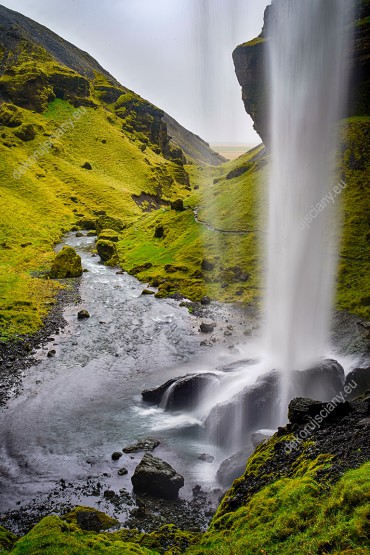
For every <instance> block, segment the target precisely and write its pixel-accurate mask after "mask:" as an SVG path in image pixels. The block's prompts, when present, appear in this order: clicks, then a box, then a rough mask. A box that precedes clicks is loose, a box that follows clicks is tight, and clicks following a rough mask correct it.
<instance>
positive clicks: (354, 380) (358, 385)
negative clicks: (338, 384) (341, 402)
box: [344, 366, 370, 400]
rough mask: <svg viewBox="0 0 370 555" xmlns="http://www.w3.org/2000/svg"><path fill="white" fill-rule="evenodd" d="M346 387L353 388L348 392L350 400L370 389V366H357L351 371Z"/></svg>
mask: <svg viewBox="0 0 370 555" xmlns="http://www.w3.org/2000/svg"><path fill="white" fill-rule="evenodd" d="M346 387H347V388H350V389H351V392H350V393H348V394H347V395H348V399H349V400H351V399H354V398H356V397H358V396H359V395H363V394H364V393H366V391H370V367H369V366H368V367H367V368H355V369H354V370H352V371H351V372H349V374H348V375H347V377H346V382H345V386H344V388H346Z"/></svg>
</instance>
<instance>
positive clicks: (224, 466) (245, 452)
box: [216, 445, 253, 487]
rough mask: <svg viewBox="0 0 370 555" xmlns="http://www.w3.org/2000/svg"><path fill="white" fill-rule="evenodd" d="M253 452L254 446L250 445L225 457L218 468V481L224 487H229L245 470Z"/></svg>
mask: <svg viewBox="0 0 370 555" xmlns="http://www.w3.org/2000/svg"><path fill="white" fill-rule="evenodd" d="M252 453H253V447H252V446H251V445H249V446H248V447H245V448H244V449H242V450H240V451H238V452H237V453H234V455H231V457H228V458H227V459H225V460H224V461H223V462H222V463H221V464H220V466H219V469H218V470H217V474H216V478H217V481H218V482H219V483H220V484H221V485H222V486H224V487H229V486H230V485H231V484H232V483H233V481H234V480H236V478H239V477H240V476H241V475H242V474H243V473H244V471H245V467H246V465H247V460H248V459H249V457H250V456H251V454H252Z"/></svg>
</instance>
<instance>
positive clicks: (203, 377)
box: [141, 372, 218, 410]
mask: <svg viewBox="0 0 370 555" xmlns="http://www.w3.org/2000/svg"><path fill="white" fill-rule="evenodd" d="M215 383H218V377H217V376H216V375H215V374H212V373H210V372H207V373H204V374H188V375H186V376H182V377H181V378H177V379H174V380H169V381H168V382H166V383H165V384H163V385H161V386H159V387H157V388H154V389H147V390H145V391H143V392H142V394H141V395H142V397H143V399H144V401H146V402H149V403H151V404H160V403H162V404H164V408H166V409H169V410H186V409H190V408H192V407H194V406H195V405H196V404H197V403H198V402H199V400H200V398H201V397H202V395H204V393H205V392H206V390H207V389H209V388H210V387H212V385H214V384H215Z"/></svg>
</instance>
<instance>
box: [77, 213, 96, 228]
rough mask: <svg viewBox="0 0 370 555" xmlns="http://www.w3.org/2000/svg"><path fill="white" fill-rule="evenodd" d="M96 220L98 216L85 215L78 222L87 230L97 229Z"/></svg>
mask: <svg viewBox="0 0 370 555" xmlns="http://www.w3.org/2000/svg"><path fill="white" fill-rule="evenodd" d="M96 222H97V218H94V217H93V216H84V217H83V218H81V219H80V220H79V221H78V222H77V225H78V226H80V227H81V228H82V229H85V230H86V231H95V230H96Z"/></svg>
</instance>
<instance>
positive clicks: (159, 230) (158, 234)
mask: <svg viewBox="0 0 370 555" xmlns="http://www.w3.org/2000/svg"><path fill="white" fill-rule="evenodd" d="M154 237H155V238H156V239H163V237H164V227H163V225H159V226H157V227H156V228H155V231H154Z"/></svg>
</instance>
